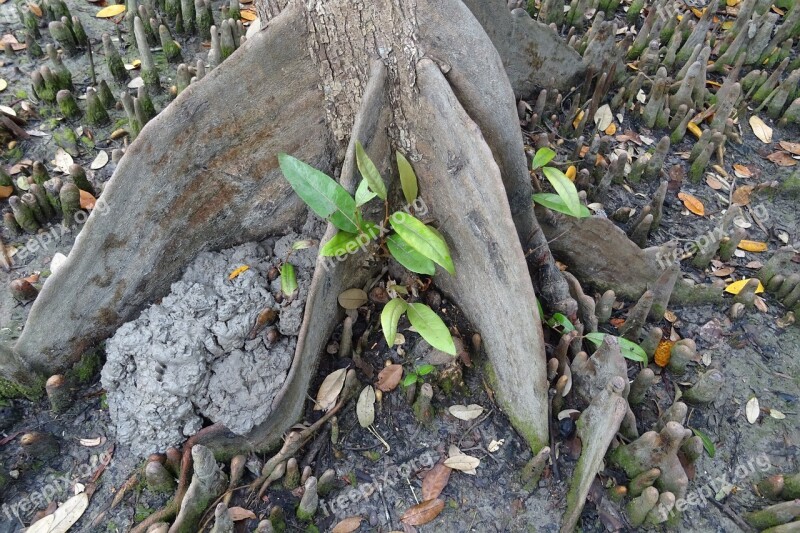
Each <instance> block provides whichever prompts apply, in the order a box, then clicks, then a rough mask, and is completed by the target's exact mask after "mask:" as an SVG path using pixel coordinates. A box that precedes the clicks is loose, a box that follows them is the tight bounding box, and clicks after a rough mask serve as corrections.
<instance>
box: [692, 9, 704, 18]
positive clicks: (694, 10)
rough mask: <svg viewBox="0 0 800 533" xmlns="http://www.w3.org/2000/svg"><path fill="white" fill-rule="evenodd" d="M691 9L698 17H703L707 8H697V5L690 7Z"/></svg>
mask: <svg viewBox="0 0 800 533" xmlns="http://www.w3.org/2000/svg"><path fill="white" fill-rule="evenodd" d="M689 9H691V10H692V13H694V16H695V17H697V18H701V17H702V16H703V13H705V11H706V10H705V9H697V8H696V7H690V8H689Z"/></svg>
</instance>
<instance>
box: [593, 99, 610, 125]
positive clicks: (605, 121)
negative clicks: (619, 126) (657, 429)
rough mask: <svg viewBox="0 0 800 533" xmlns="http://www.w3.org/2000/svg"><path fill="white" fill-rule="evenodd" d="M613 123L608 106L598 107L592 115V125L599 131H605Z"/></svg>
mask: <svg viewBox="0 0 800 533" xmlns="http://www.w3.org/2000/svg"><path fill="white" fill-rule="evenodd" d="M613 121H614V114H613V113H612V112H611V107H609V105H608V104H604V105H602V106H600V107H599V108H598V110H597V111H596V112H595V114H594V123H595V124H596V125H597V129H599V130H602V131H605V129H606V128H608V127H609V126H610V125H611V123H612V122H613Z"/></svg>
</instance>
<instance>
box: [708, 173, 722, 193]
mask: <svg viewBox="0 0 800 533" xmlns="http://www.w3.org/2000/svg"><path fill="white" fill-rule="evenodd" d="M706 185H708V186H709V187H711V188H712V189H714V190H715V191H719V190H722V189H724V188H725V184H724V183H722V182H721V181H719V180H718V179H717V178H715V177H714V176H712V175H711V174H709V175H708V176H706Z"/></svg>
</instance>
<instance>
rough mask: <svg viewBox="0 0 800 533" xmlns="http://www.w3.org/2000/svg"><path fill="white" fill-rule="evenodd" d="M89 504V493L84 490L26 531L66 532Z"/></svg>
mask: <svg viewBox="0 0 800 533" xmlns="http://www.w3.org/2000/svg"><path fill="white" fill-rule="evenodd" d="M88 506H89V495H88V494H86V493H85V492H82V493H80V494H78V495H77V496H73V497H72V498H70V499H69V500H67V501H65V502H64V503H63V504H61V507H59V508H58V509H56V511H55V512H54V513H53V514H51V515H48V516H45V517H44V518H42V519H41V520H38V521H37V522H34V524H33V525H32V526H31V527H29V528H28V529H26V530H25V531H26V532H27V533H66V532H67V531H69V528H71V527H72V525H73V524H75V522H77V521H78V520H80V518H81V516H83V513H84V512H85V511H86V508H87V507H88Z"/></svg>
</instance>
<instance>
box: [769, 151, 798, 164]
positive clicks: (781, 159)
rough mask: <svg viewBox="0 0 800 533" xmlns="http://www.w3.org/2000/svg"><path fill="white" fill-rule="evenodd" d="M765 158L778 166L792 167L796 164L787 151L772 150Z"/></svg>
mask: <svg viewBox="0 0 800 533" xmlns="http://www.w3.org/2000/svg"><path fill="white" fill-rule="evenodd" d="M767 159H769V160H770V161H772V162H773V163H775V164H776V165H778V166H779V167H793V166H795V165H796V164H797V160H796V159H794V158H793V157H792V154H790V153H789V152H773V153H771V154H769V155H768V156H767Z"/></svg>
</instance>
